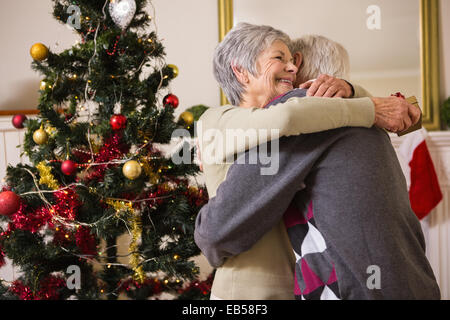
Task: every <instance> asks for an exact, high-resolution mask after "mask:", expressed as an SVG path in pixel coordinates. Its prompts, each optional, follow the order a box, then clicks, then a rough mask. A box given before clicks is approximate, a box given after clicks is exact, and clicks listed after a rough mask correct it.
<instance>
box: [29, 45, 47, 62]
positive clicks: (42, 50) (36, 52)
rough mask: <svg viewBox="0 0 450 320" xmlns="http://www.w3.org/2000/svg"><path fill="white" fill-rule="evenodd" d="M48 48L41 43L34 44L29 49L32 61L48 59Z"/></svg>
mask: <svg viewBox="0 0 450 320" xmlns="http://www.w3.org/2000/svg"><path fill="white" fill-rule="evenodd" d="M48 53H49V51H48V48H47V47H46V46H45V45H43V44H42V43H35V44H33V46H32V47H31V49H30V54H31V57H32V58H33V59H34V60H38V61H43V60H45V59H47V58H48Z"/></svg>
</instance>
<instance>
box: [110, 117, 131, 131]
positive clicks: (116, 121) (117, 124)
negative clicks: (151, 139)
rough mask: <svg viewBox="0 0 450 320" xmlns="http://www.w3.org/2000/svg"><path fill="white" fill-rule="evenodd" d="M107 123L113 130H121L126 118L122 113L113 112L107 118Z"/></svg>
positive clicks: (125, 124) (124, 126)
mask: <svg viewBox="0 0 450 320" xmlns="http://www.w3.org/2000/svg"><path fill="white" fill-rule="evenodd" d="M109 124H110V125H111V128H112V129H113V130H114V131H118V130H122V129H125V128H126V126H127V118H126V117H125V116H124V115H122V114H115V115H113V116H112V117H111V119H110V120H109Z"/></svg>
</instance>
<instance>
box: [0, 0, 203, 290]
mask: <svg viewBox="0 0 450 320" xmlns="http://www.w3.org/2000/svg"><path fill="white" fill-rule="evenodd" d="M53 2H54V5H53V15H54V18H55V19H58V20H59V21H60V22H61V23H63V24H70V25H71V26H72V27H73V28H74V30H75V31H76V32H77V33H78V34H79V36H80V42H79V43H78V44H76V45H74V46H73V47H71V48H69V49H67V50H65V51H63V52H62V53H59V54H55V53H53V52H52V51H51V49H50V48H48V47H47V46H46V45H44V44H41V43H36V44H35V45H33V46H32V48H31V51H30V53H31V56H32V57H33V63H32V67H33V69H34V70H36V71H38V72H39V73H40V74H42V82H41V86H40V98H39V102H38V109H39V111H40V113H39V115H38V117H37V118H35V119H27V118H26V117H25V116H23V115H18V116H15V117H14V118H13V124H14V126H16V127H17V128H22V127H26V133H25V140H24V145H23V150H24V153H25V154H26V155H27V156H28V157H29V159H30V163H31V164H30V165H27V164H19V165H17V166H15V167H13V166H8V168H7V175H6V177H5V181H6V185H4V186H3V187H2V189H1V190H0V192H1V193H0V221H1V222H2V224H1V225H2V228H1V229H0V233H1V234H0V266H1V265H2V264H4V263H5V257H8V258H9V259H11V260H12V262H13V264H14V265H15V266H17V267H18V268H19V269H20V272H21V273H20V277H19V278H18V279H16V280H14V281H13V282H12V283H7V282H6V281H3V282H1V284H0V298H2V299H117V298H118V297H119V295H120V294H126V295H128V297H129V298H132V299H148V298H158V297H159V295H160V294H161V293H169V294H171V296H170V297H175V298H183V297H184V298H189V299H202V298H208V294H209V287H210V281H211V277H210V278H209V279H208V280H207V281H206V282H205V281H204V282H202V281H200V280H199V279H198V274H199V268H198V266H197V265H196V264H195V262H194V261H193V260H192V258H193V257H195V256H198V255H199V254H200V251H199V249H198V248H197V246H196V245H195V243H194V238H193V233H194V221H195V217H196V214H197V213H198V211H199V209H200V208H201V206H202V205H203V204H204V203H205V202H206V201H207V194H206V190H205V188H204V187H203V186H200V185H198V184H196V183H195V175H196V174H198V171H199V168H198V166H197V165H195V164H194V163H193V162H183V163H181V164H180V163H176V162H174V161H173V160H172V157H171V155H170V154H167V152H166V153H165V152H163V151H161V150H162V147H163V146H164V145H167V144H169V143H170V142H171V140H172V133H173V131H174V130H176V129H180V128H182V129H185V130H187V131H188V132H189V133H190V134H191V136H192V135H193V133H194V132H193V129H192V124H193V122H194V120H195V119H196V118H198V117H199V115H200V114H201V110H204V107H203V106H197V107H195V108H194V109H193V110H191V111H186V112H184V113H183V114H181V116H180V118H179V119H178V120H175V117H174V110H175V108H177V106H178V98H177V97H176V96H175V95H174V94H172V93H171V92H170V90H169V87H168V85H169V82H170V81H171V80H172V79H174V78H175V77H176V76H177V74H178V68H177V67H176V66H175V65H170V64H166V62H165V60H164V56H165V53H164V47H163V45H162V44H161V42H160V41H159V40H158V37H157V34H156V33H155V32H154V31H152V32H149V31H148V30H149V29H152V28H151V26H152V17H151V16H150V15H149V14H148V13H147V12H146V10H145V8H146V6H147V5H148V0H106V1H105V0H71V1H69V0H53ZM199 110H200V111H199ZM187 150H189V159H191V160H192V159H193V157H194V153H195V152H194V150H193V149H192V148H191V149H189V148H188V149H187ZM184 156H185V155H184ZM192 177H194V179H193V178H192ZM193 181H194V182H193ZM118 239H122V240H121V241H122V242H123V241H126V243H127V246H128V250H127V252H126V254H120V252H119V251H118V247H119V244H120V241H118ZM123 239H125V240H123ZM124 260H125V262H124Z"/></svg>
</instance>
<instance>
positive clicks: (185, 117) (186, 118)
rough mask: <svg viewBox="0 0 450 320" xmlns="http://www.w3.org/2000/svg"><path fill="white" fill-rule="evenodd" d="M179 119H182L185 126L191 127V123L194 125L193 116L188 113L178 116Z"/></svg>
mask: <svg viewBox="0 0 450 320" xmlns="http://www.w3.org/2000/svg"><path fill="white" fill-rule="evenodd" d="M180 118H181V119H183V121H184V122H185V123H186V124H187V125H191V124H192V123H194V115H193V114H192V112H190V111H185V112H183V113H182V114H180Z"/></svg>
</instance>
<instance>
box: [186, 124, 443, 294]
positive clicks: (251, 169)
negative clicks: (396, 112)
mask: <svg viewBox="0 0 450 320" xmlns="http://www.w3.org/2000/svg"><path fill="white" fill-rule="evenodd" d="M251 152H256V151H255V150H250V151H249V152H247V153H246V154H244V155H241V157H248V156H249V153H251ZM278 161H279V171H278V173H277V174H276V175H261V174H260V172H261V167H262V166H263V165H262V164H260V163H258V164H237V163H235V164H233V165H232V166H231V167H230V169H229V171H228V173H227V178H226V180H225V181H224V182H223V183H222V184H221V185H220V186H219V188H218V189H217V193H216V196H215V197H213V198H211V199H210V201H209V203H208V204H207V205H205V206H204V207H203V208H202V210H201V211H200V213H199V215H198V217H197V220H196V230H195V241H196V243H197V245H198V246H199V248H200V249H201V250H202V252H203V253H204V255H205V256H206V257H207V259H208V261H209V262H210V264H211V265H213V266H220V265H221V264H222V263H223V262H224V260H225V259H226V258H227V257H232V256H234V255H237V254H240V253H242V252H244V251H246V250H249V249H250V248H251V247H252V246H253V245H254V244H255V243H256V242H257V241H258V240H259V239H261V238H262V237H263V235H264V234H265V233H266V232H268V231H269V230H270V229H271V228H272V227H273V226H274V225H276V224H277V223H279V221H280V220H281V219H282V216H283V214H284V213H285V211H286V209H287V208H288V207H289V205H290V204H291V202H292V201H293V199H294V201H295V197H296V195H297V196H298V194H297V193H298V191H299V190H300V189H301V185H302V184H303V183H306V189H305V190H304V191H302V192H306V193H307V194H308V196H309V197H310V198H311V199H312V200H313V201H314V204H315V210H314V215H315V220H316V224H317V227H318V229H319V230H320V231H321V233H322V234H323V236H324V238H325V241H326V242H327V246H328V253H329V258H330V259H331V260H332V261H333V263H334V265H335V269H336V275H337V278H338V283H339V290H340V297H341V298H342V299H439V298H440V292H439V288H438V285H437V283H436V280H435V276H434V274H433V271H432V269H431V267H430V264H429V262H428V260H427V258H426V256H425V243H424V237H423V234H422V230H421V227H420V223H419V221H418V219H417V217H416V216H415V214H414V213H413V211H412V210H411V207H410V204H409V198H408V193H407V188H406V183H405V179H404V176H403V174H402V171H401V168H400V166H399V163H398V160H397V157H396V155H395V151H394V150H393V147H392V145H391V143H390V140H389V136H388V135H387V134H386V133H385V132H383V131H382V130H379V129H376V128H372V129H366V128H342V129H336V130H329V131H325V132H320V133H314V134H305V135H301V136H293V137H285V138H281V139H280V140H279V157H278ZM246 163H248V161H247V162H246ZM291 241H292V237H291ZM267 254H270V252H268V253H267ZM370 266H377V267H378V268H379V270H380V273H381V288H380V289H370V288H369V287H368V285H367V281H368V278H369V277H370V274H368V268H369V267H370Z"/></svg>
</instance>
